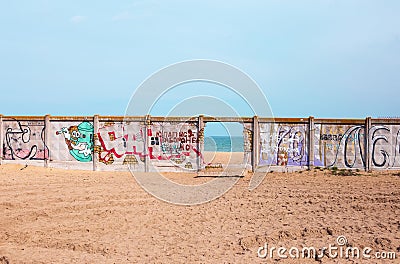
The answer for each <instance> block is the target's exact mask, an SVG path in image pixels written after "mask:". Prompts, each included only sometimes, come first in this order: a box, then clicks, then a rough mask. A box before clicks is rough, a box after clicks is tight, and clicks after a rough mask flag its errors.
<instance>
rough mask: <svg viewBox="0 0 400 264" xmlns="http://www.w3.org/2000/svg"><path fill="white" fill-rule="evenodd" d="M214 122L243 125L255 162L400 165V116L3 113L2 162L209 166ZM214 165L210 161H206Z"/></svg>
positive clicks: (247, 152)
mask: <svg viewBox="0 0 400 264" xmlns="http://www.w3.org/2000/svg"><path fill="white" fill-rule="evenodd" d="M209 122H238V123H241V124H242V125H243V139H244V142H243V151H244V153H243V155H244V159H243V163H244V164H242V165H244V166H247V167H248V168H249V169H252V170H254V169H255V168H259V167H267V166H276V167H281V168H282V167H285V168H294V169H301V168H310V167H313V166H319V167H338V168H349V169H353V168H354V169H364V170H374V169H400V157H399V156H400V119H389V118H387V119H386V118H385V119H382V118H381V119H375V118H370V117H367V118H366V119H319V118H313V117H308V118H261V117H256V116H255V117H243V118H239V117H206V116H198V117H153V116H137V117H133V116H131V117H122V116H98V115H95V116H50V115H46V116H44V117H43V116H42V117H40V116H1V115H0V148H1V149H0V154H1V155H0V164H5V163H20V164H21V163H22V164H28V165H39V166H45V167H60V168H69V169H87V170H126V168H127V166H129V167H130V168H131V169H132V170H135V171H152V170H154V169H157V170H166V171H171V170H173V171H180V170H191V171H200V170H203V169H204V167H205V165H207V164H205V161H204V158H203V153H204V129H205V127H206V124H207V123H209ZM208 165H209V164H208Z"/></svg>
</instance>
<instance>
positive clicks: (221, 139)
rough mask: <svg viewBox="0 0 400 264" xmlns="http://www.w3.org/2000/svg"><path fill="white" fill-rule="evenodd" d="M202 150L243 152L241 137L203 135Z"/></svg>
mask: <svg viewBox="0 0 400 264" xmlns="http://www.w3.org/2000/svg"><path fill="white" fill-rule="evenodd" d="M204 150H205V151H211V152H243V137H241V136H232V137H229V136H209V137H205V138H204Z"/></svg>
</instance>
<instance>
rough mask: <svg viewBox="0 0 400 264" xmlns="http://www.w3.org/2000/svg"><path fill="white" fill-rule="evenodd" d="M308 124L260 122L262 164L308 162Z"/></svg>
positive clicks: (299, 164) (281, 164)
mask: <svg viewBox="0 0 400 264" xmlns="http://www.w3.org/2000/svg"><path fill="white" fill-rule="evenodd" d="M306 130H307V126H306V125H302V124H274V123H268V124H267V123H264V124H260V141H261V151H260V152H261V153H260V163H259V164H260V165H279V166H305V165H307V164H308V156H307V145H306Z"/></svg>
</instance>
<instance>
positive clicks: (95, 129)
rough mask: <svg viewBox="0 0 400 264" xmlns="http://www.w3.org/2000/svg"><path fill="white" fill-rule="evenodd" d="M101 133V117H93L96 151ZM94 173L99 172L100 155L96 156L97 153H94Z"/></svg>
mask: <svg viewBox="0 0 400 264" xmlns="http://www.w3.org/2000/svg"><path fill="white" fill-rule="evenodd" d="M98 131H99V115H94V116H93V149H95V147H96V144H97V143H98V140H97V132H98ZM92 155H93V171H97V170H98V166H97V165H98V163H99V153H97V155H96V151H93V153H92Z"/></svg>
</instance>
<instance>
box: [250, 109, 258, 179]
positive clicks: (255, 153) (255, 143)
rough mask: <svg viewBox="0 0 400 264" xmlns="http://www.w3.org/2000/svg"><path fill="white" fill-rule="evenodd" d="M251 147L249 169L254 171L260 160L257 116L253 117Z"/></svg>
mask: <svg viewBox="0 0 400 264" xmlns="http://www.w3.org/2000/svg"><path fill="white" fill-rule="evenodd" d="M252 143H253V146H252V148H251V151H252V152H251V169H252V171H253V172H255V171H256V168H257V166H258V161H259V160H260V131H259V125H258V116H254V117H253V140H252Z"/></svg>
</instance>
